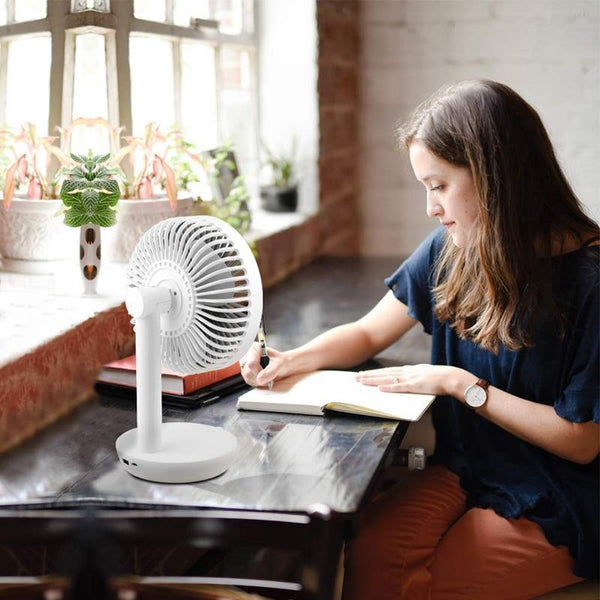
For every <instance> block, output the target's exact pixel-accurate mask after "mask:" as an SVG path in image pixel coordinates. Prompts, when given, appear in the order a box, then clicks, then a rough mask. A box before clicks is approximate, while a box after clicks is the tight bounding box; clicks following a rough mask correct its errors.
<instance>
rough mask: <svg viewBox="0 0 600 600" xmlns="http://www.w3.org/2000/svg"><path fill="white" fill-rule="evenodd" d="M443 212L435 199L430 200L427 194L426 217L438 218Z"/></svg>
mask: <svg viewBox="0 0 600 600" xmlns="http://www.w3.org/2000/svg"><path fill="white" fill-rule="evenodd" d="M443 212H444V210H443V208H442V206H441V205H440V203H439V202H437V201H436V199H435V198H432V197H431V196H430V195H429V194H427V216H428V217H439V216H440V215H441V214H442V213H443Z"/></svg>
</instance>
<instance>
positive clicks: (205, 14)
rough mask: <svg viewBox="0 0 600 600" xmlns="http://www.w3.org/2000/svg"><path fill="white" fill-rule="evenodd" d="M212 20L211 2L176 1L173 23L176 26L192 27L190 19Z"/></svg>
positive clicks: (199, 0) (203, 0)
mask: <svg viewBox="0 0 600 600" xmlns="http://www.w3.org/2000/svg"><path fill="white" fill-rule="evenodd" d="M191 17H196V18H198V19H210V5H209V0H175V6H174V13H173V22H174V23H175V25H183V26H184V27H189V26H190V18H191Z"/></svg>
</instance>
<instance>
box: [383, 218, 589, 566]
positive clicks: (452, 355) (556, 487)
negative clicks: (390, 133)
mask: <svg viewBox="0 0 600 600" xmlns="http://www.w3.org/2000/svg"><path fill="white" fill-rule="evenodd" d="M445 237H446V231H445V230H444V228H443V227H440V228H438V229H436V230H435V231H434V232H433V233H431V234H430V235H429V236H428V237H427V238H426V239H425V240H424V241H423V242H422V243H421V245H420V246H419V247H418V248H417V250H416V251H415V252H414V253H413V254H412V256H410V258H408V259H407V260H406V261H405V262H404V263H403V264H402V265H401V266H400V268H399V269H398V270H397V271H396V272H395V273H394V274H393V275H391V276H390V277H388V278H387V279H386V280H385V282H386V284H387V286H388V287H389V288H390V289H391V290H392V291H393V293H394V295H395V296H396V298H398V300H400V301H401V302H402V303H404V304H405V305H407V306H408V308H409V315H410V316H411V317H412V318H414V319H417V320H418V321H419V322H420V323H421V324H422V325H423V327H424V329H425V331H426V332H427V333H429V334H430V335H431V336H432V345H433V347H432V352H431V362H432V364H437V365H452V366H456V367H461V368H463V369H466V370H467V371H469V372H470V373H472V374H473V375H474V376H476V377H481V378H483V379H486V380H487V381H489V382H490V384H491V385H493V386H495V387H497V388H499V389H501V390H504V391H506V392H508V393H510V394H514V395H515V396H518V397H520V398H526V399H527V400H531V401H534V402H539V403H541V404H547V405H552V406H554V410H555V411H556V413H557V414H558V415H559V416H561V417H562V418H564V419H566V420H568V421H571V422H575V423H582V422H586V421H591V420H594V421H595V422H596V423H598V422H600V373H599V362H600V355H599V341H598V340H599V334H600V320H599V316H600V285H599V284H600V271H599V269H598V264H599V263H598V256H599V250H600V247H598V246H596V247H591V248H585V249H581V250H577V251H575V252H570V253H568V254H565V255H563V256H560V257H553V258H552V259H551V260H552V261H553V265H554V267H555V268H556V269H557V274H558V284H557V294H558V296H559V298H560V301H561V303H562V306H564V307H565V309H566V317H567V323H568V326H567V328H568V330H567V334H566V337H564V338H563V339H559V338H558V336H557V335H556V334H555V333H553V331H555V330H556V328H555V327H552V324H551V322H549V321H548V320H547V319H546V323H545V324H544V319H542V320H541V322H540V326H539V327H538V328H537V329H538V331H537V333H536V334H535V338H534V346H533V347H531V348H522V349H521V350H518V351H516V352H514V351H510V350H507V349H506V348H505V347H503V346H500V349H499V352H498V354H497V355H495V354H493V353H492V352H489V351H487V350H484V349H482V348H480V347H479V346H477V345H475V344H474V343H472V342H470V341H466V340H462V339H460V338H459V337H458V335H457V334H456V332H455V331H454V330H453V329H452V328H451V327H450V326H449V324H448V323H442V322H440V321H438V320H437V319H436V317H435V315H434V313H433V310H432V309H433V305H434V303H433V296H432V292H431V290H432V287H433V285H432V283H433V277H434V270H435V269H434V265H435V262H436V258H437V256H438V254H439V252H440V250H441V248H442V246H443V243H444V241H445ZM432 416H433V423H434V426H435V429H436V449H435V455H434V457H433V461H435V462H438V463H442V464H444V465H446V466H447V467H448V468H449V469H450V470H452V471H453V472H455V473H456V474H458V475H459V476H460V483H461V486H462V487H463V489H464V490H465V492H466V494H467V506H468V507H481V508H492V509H493V510H495V511H496V512H497V513H498V514H499V515H502V516H504V517H507V518H517V517H521V516H524V517H526V518H527V519H530V520H532V521H534V522H536V523H538V524H539V525H540V526H541V527H542V529H543V530H544V533H545V535H546V537H547V539H548V541H549V542H550V543H551V544H553V545H555V546H558V545H564V546H567V548H568V549H569V552H570V553H571V555H572V556H573V557H574V558H575V567H574V569H573V572H574V573H575V574H576V575H578V576H580V577H598V560H599V551H598V545H599V544H598V542H599V540H598V538H599V527H598V521H599V515H598V511H599V494H598V490H599V477H598V474H599V463H598V458H597V457H596V459H595V460H594V461H592V462H591V463H590V464H586V465H580V464H577V463H573V462H570V461H568V460H565V459H562V458H559V457H558V456H556V455H554V454H551V453H549V452H547V451H545V450H542V449H541V448H538V447H537V446H534V445H532V444H529V443H528V442H525V441H523V440H521V439H519V438H517V437H515V436H514V435H512V434H511V433H508V432H507V431H505V430H504V429H502V428H501V427H498V426H497V425H495V424H494V423H492V422H491V421H488V420H486V419H484V418H483V417H481V416H480V415H478V414H477V412H476V411H473V410H471V409H469V408H468V407H466V406H465V405H463V404H462V403H461V402H458V401H457V400H456V399H454V398H452V397H450V396H440V397H438V398H437V399H436V401H435V402H434V404H433V409H432Z"/></svg>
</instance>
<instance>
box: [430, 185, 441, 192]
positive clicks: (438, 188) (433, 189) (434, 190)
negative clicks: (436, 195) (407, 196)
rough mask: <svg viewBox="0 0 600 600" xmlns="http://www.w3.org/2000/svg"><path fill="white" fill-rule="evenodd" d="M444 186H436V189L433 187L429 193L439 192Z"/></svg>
mask: <svg viewBox="0 0 600 600" xmlns="http://www.w3.org/2000/svg"><path fill="white" fill-rule="evenodd" d="M443 187H444V186H443V185H442V184H440V185H436V186H434V187H432V188H431V189H430V190H429V191H430V192H437V191H438V190H441V189H442V188H443Z"/></svg>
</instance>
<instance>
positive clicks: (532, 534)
mask: <svg viewBox="0 0 600 600" xmlns="http://www.w3.org/2000/svg"><path fill="white" fill-rule="evenodd" d="M572 566H573V559H572V558H571V556H570V555H569V553H568V551H567V549H566V548H565V547H555V546H552V545H551V544H550V543H549V542H548V541H547V540H546V538H545V536H544V533H543V531H542V529H541V528H540V527H539V525H537V524H536V523H533V522H532V521H529V520H527V519H525V518H520V519H505V518H503V517H500V516H498V515H497V514H496V513H495V512H494V511H493V510H491V509H485V510H484V509H481V508H472V509H470V510H466V508H465V493H464V492H463V490H462V489H461V487H460V485H459V483H458V477H457V476H456V475H454V473H452V472H450V471H449V470H448V469H446V468H444V467H442V466H433V467H428V468H427V469H425V470H424V471H418V472H414V473H410V474H408V477H407V480H406V481H402V482H401V483H398V484H396V485H395V486H394V487H393V488H390V490H388V491H387V492H385V493H384V494H382V495H381V496H379V497H378V498H377V499H375V501H374V502H373V503H372V504H371V505H370V506H369V508H368V509H367V513H366V515H365V518H364V521H363V523H362V524H361V528H360V530H359V532H358V535H357V537H356V539H355V540H354V541H353V542H352V543H351V545H350V547H349V549H348V551H347V554H346V575H345V579H344V593H343V598H344V600H392V599H393V600H425V599H430V598H432V599H433V600H442V599H443V600H458V599H464V600H466V599H468V600H477V599H479V598H481V599H485V600H494V599H498V600H516V599H528V598H532V597H534V596H537V595H540V594H544V593H546V592H549V591H551V590H554V589H557V588H560V587H563V586H565V585H569V584H571V583H576V582H577V581H581V579H580V578H579V577H576V576H575V575H573V573H572V572H571V568H572Z"/></svg>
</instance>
